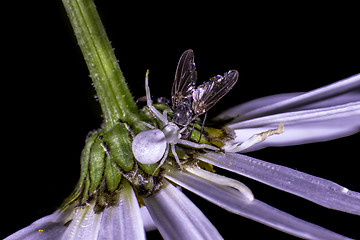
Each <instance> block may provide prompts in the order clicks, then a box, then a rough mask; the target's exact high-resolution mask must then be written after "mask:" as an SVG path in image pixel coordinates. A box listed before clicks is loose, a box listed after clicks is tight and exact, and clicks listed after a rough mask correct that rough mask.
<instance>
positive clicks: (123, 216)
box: [97, 183, 145, 240]
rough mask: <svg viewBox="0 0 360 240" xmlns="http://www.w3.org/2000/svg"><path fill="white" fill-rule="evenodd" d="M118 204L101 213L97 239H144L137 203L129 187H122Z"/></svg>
mask: <svg viewBox="0 0 360 240" xmlns="http://www.w3.org/2000/svg"><path fill="white" fill-rule="evenodd" d="M119 197H120V199H119V202H118V203H116V204H115V205H114V206H111V207H108V208H106V209H105V210H104V212H103V217H102V219H101V230H100V233H99V235H98V238H97V239H101V240H122V239H123V240H127V239H134V240H140V239H145V231H144V226H143V221H142V218H141V214H140V207H139V203H138V201H137V199H136V196H135V193H134V191H133V189H132V188H131V186H130V185H129V184H127V183H124V184H123V185H122V188H121V190H120V193H119Z"/></svg>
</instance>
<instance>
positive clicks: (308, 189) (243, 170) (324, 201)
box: [198, 152, 360, 215]
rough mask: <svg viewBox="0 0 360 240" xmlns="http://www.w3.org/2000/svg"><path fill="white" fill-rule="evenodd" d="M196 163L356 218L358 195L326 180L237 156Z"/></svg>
mask: <svg viewBox="0 0 360 240" xmlns="http://www.w3.org/2000/svg"><path fill="white" fill-rule="evenodd" d="M198 159H200V160H202V161H204V162H207V163H210V164H213V165H215V166H217V167H220V168H223V169H226V170H229V171H231V172H235V173H237V174H240V175H243V176H246V177H249V178H252V179H254V180H257V181H259V182H262V183H265V184H267V185H269V186H272V187H274V188H277V189H280V190H283V191H286V192H289V193H292V194H294V195H297V196H299V197H302V198H305V199H307V200H309V201H312V202H315V203H317V204H319V205H321V206H324V207H327V208H331V209H335V210H339V211H343V212H347V213H352V214H356V215H360V193H358V192H354V191H350V190H349V189H347V188H345V187H342V186H340V185H338V184H336V183H334V182H331V181H329V180H326V179H322V178H319V177H315V176H312V175H309V174H306V173H303V172H300V171H296V170H293V169H291V168H287V167H284V166H280V165H276V164H272V163H269V162H265V161H262V160H259V159H256V158H252V157H248V156H245V155H242V154H237V153H213V152H209V153H205V154H202V155H199V157H198Z"/></svg>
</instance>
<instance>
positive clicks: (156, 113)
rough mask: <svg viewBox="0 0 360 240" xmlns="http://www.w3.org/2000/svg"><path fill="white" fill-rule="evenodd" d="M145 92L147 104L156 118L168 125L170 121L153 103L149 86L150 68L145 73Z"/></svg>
mask: <svg viewBox="0 0 360 240" xmlns="http://www.w3.org/2000/svg"><path fill="white" fill-rule="evenodd" d="M145 92H146V102H147V106H148V108H149V109H150V111H151V112H152V113H153V114H154V115H155V117H156V118H158V119H159V120H160V121H162V122H163V123H164V125H167V124H168V123H169V121H168V120H167V118H166V117H164V115H162V114H161V113H160V112H159V111H158V110H157V109H156V108H154V106H153V105H152V104H151V94H150V88H149V70H147V71H146V75H145Z"/></svg>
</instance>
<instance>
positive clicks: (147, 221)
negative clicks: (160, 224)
mask: <svg viewBox="0 0 360 240" xmlns="http://www.w3.org/2000/svg"><path fill="white" fill-rule="evenodd" d="M140 213H141V218H142V220H143V223H144V228H145V231H147V232H148V231H153V230H157V227H156V225H155V223H154V221H153V219H152V217H151V215H150V213H149V211H148V209H147V207H146V206H142V207H141V208H140Z"/></svg>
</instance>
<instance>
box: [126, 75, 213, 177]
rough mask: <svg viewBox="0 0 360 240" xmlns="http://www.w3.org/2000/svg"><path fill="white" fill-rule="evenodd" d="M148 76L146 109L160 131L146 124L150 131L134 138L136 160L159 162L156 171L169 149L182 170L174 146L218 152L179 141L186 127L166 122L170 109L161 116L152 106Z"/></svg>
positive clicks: (207, 147) (204, 146)
mask: <svg viewBox="0 0 360 240" xmlns="http://www.w3.org/2000/svg"><path fill="white" fill-rule="evenodd" d="M148 74H149V71H147V72H146V76H145V91H146V100H147V107H148V108H149V109H150V111H151V113H152V114H153V115H154V116H155V117H156V118H157V119H159V120H160V121H161V122H162V126H161V129H157V128H155V127H153V126H151V125H150V124H146V125H147V126H148V127H150V128H152V129H150V130H146V131H143V132H141V133H139V134H138V135H136V136H135V138H134V141H133V142H132V151H133V154H134V156H135V158H136V160H137V161H139V162H140V163H142V164H153V163H157V162H159V161H160V163H159V166H158V167H157V168H156V170H157V169H158V168H159V167H161V166H162V164H163V163H164V162H165V160H166V158H167V155H168V153H169V147H170V148H171V152H172V154H173V155H174V157H175V160H176V162H177V163H178V164H179V166H180V168H182V166H181V163H180V160H179V157H178V155H177V153H176V151H175V145H176V144H181V145H184V146H188V147H191V148H205V149H210V150H214V151H217V150H219V149H218V148H217V147H214V146H211V145H208V144H199V143H194V142H191V141H188V140H184V139H181V133H182V132H183V131H184V130H185V129H186V127H184V128H182V129H180V128H179V127H178V126H177V125H176V124H175V123H173V122H169V121H168V119H167V113H168V112H169V111H171V110H170V109H166V110H165V111H164V112H163V114H161V113H160V112H159V111H158V110H157V109H156V108H155V107H153V106H152V104H151V95H150V88H149V84H148ZM156 170H155V171H156Z"/></svg>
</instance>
